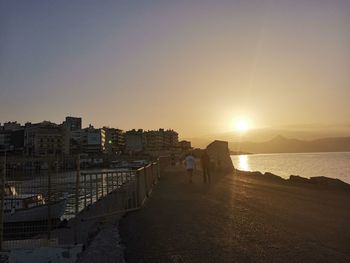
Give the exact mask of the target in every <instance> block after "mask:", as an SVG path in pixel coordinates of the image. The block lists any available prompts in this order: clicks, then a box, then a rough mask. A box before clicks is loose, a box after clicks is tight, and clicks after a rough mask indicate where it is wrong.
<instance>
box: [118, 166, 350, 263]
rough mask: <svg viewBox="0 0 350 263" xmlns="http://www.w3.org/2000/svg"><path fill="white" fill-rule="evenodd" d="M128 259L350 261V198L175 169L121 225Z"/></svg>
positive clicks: (257, 180)
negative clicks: (209, 179)
mask: <svg viewBox="0 0 350 263" xmlns="http://www.w3.org/2000/svg"><path fill="white" fill-rule="evenodd" d="M120 226H121V229H120V231H121V237H122V240H123V242H124V244H125V246H126V251H125V253H126V260H127V262H350V194H349V193H344V192H342V193H335V192H331V191H324V190H323V191H321V190H312V189H307V188H302V187H294V186H286V185H281V184H279V183H268V182H267V181H264V180H259V179H253V178H252V177H250V176H247V175H236V176H233V175H226V176H223V175H221V176H219V175H217V177H216V180H215V182H214V183H213V184H211V185H204V184H203V183H202V181H201V178H200V175H199V174H197V175H196V176H195V180H194V183H193V184H188V182H187V178H186V177H185V175H184V174H183V172H182V170H181V169H180V168H173V169H172V170H169V171H168V172H167V173H166V175H165V176H164V177H163V178H162V180H161V182H160V184H159V186H158V188H157V189H156V190H155V192H154V193H153V196H152V197H151V199H150V200H149V202H148V203H147V204H146V207H145V208H143V209H141V210H139V211H137V212H134V213H130V214H128V215H127V216H126V217H125V218H124V219H123V220H122V221H121V224H120Z"/></svg>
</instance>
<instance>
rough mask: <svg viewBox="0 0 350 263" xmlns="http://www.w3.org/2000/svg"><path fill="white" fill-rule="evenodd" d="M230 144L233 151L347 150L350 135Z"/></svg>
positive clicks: (279, 138)
mask: <svg viewBox="0 0 350 263" xmlns="http://www.w3.org/2000/svg"><path fill="white" fill-rule="evenodd" d="M229 146H230V149H231V150H232V151H242V152H250V153H297V152H343V151H344V152H345V151H350V137H337V138H323V139H317V140H310V141H306V140H298V139H288V138H285V137H283V136H276V137H274V138H273V139H272V140H269V141H266V142H258V143H257V142H241V143H237V142H230V143H229Z"/></svg>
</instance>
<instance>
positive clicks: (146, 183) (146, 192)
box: [144, 166, 148, 197]
mask: <svg viewBox="0 0 350 263" xmlns="http://www.w3.org/2000/svg"><path fill="white" fill-rule="evenodd" d="M147 169H148V167H147V166H145V169H144V175H145V194H146V196H147V197H148V178H147V175H148V171H147Z"/></svg>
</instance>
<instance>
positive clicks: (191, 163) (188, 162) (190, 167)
mask: <svg viewBox="0 0 350 263" xmlns="http://www.w3.org/2000/svg"><path fill="white" fill-rule="evenodd" d="M185 166H186V171H187V174H188V178H189V182H190V184H191V183H192V176H193V171H194V169H195V167H196V160H195V159H194V157H193V155H192V153H189V154H188V155H187V156H186V158H185Z"/></svg>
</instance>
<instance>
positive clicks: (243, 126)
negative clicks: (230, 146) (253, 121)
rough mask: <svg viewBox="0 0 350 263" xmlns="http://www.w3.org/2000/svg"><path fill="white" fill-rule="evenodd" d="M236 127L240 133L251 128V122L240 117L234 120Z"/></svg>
mask: <svg viewBox="0 0 350 263" xmlns="http://www.w3.org/2000/svg"><path fill="white" fill-rule="evenodd" d="M234 129H235V131H237V132H239V133H243V132H246V131H248V130H249V129H250V123H249V121H248V120H246V119H238V120H236V121H235V122H234Z"/></svg>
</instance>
